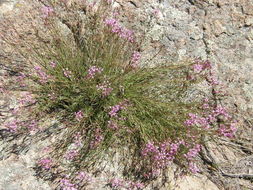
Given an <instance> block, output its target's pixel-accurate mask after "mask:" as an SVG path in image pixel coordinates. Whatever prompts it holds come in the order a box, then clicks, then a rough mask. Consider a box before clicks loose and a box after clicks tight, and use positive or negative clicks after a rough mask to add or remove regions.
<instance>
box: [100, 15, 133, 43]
mask: <svg viewBox="0 0 253 190" xmlns="http://www.w3.org/2000/svg"><path fill="white" fill-rule="evenodd" d="M104 23H105V24H106V25H107V26H109V27H111V32H112V33H115V34H117V35H118V36H119V37H121V38H123V39H126V40H127V41H129V42H131V43H133V42H134V33H133V31H132V30H129V29H127V28H123V27H122V26H120V24H119V22H118V21H117V20H116V19H114V18H111V19H105V21H104Z"/></svg>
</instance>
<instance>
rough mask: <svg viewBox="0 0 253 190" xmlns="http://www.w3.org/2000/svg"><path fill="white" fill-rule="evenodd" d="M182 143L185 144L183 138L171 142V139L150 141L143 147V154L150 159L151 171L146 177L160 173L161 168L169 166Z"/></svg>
mask: <svg viewBox="0 0 253 190" xmlns="http://www.w3.org/2000/svg"><path fill="white" fill-rule="evenodd" d="M180 145H185V142H184V141H183V140H181V141H177V142H175V143H171V142H169V141H166V142H163V143H157V145H155V144H154V143H153V142H149V143H147V144H146V145H145V147H144V148H143V149H142V152H141V154H142V156H143V157H144V158H145V159H146V160H149V161H150V164H151V172H150V173H147V174H145V177H147V178H149V177H152V176H156V175H158V174H159V170H160V169H164V168H165V167H167V166H168V165H169V164H170V163H171V162H172V161H173V160H174V158H175V155H176V154H177V153H178V151H179V148H180Z"/></svg>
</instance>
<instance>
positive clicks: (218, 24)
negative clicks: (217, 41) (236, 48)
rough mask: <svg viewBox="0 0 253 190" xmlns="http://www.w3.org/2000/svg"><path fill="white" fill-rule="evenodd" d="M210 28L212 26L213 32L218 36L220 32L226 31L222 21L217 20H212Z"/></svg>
mask: <svg viewBox="0 0 253 190" xmlns="http://www.w3.org/2000/svg"><path fill="white" fill-rule="evenodd" d="M212 28H213V33H214V35H215V36H219V35H220V34H222V33H224V32H225V31H226V28H225V27H224V25H223V24H222V22H221V21H219V20H215V21H214V23H213V25H212Z"/></svg>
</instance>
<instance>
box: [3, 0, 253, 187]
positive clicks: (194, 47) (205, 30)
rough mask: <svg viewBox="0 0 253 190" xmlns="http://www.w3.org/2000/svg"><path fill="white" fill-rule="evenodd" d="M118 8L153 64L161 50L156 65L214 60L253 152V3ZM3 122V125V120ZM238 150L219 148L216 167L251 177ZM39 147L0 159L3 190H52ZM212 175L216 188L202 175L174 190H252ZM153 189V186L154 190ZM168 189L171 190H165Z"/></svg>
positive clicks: (168, 0) (135, 2)
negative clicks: (40, 169) (140, 35)
mask: <svg viewBox="0 0 253 190" xmlns="http://www.w3.org/2000/svg"><path fill="white" fill-rule="evenodd" d="M16 2H18V1H14V0H13V1H0V18H1V17H2V16H3V15H4V14H8V13H10V11H13V8H15V9H18V7H19V6H15V3H16ZM114 7H119V8H120V9H121V10H123V12H124V14H125V15H127V17H124V18H122V20H123V21H125V22H126V23H128V22H129V21H130V20H131V21H133V22H132V27H133V28H135V29H136V30H142V31H144V30H145V31H146V33H147V36H148V37H147V39H145V41H144V43H143V45H142V51H143V52H142V54H143V58H144V59H145V58H146V59H149V58H150V56H152V55H154V54H155V53H156V52H158V51H159V47H164V48H163V50H162V52H161V54H160V55H159V56H158V57H156V58H155V59H154V60H153V62H154V64H155V62H157V61H173V62H175V61H182V60H185V59H187V58H189V57H201V58H203V59H209V60H210V61H211V62H212V63H213V64H214V65H215V68H216V71H217V74H218V76H219V79H220V80H221V81H222V83H223V85H224V86H225V87H226V88H227V93H228V94H229V96H228V98H227V99H226V100H225V101H224V102H223V103H224V104H226V105H227V106H228V107H230V109H231V110H232V111H234V113H235V114H236V115H237V119H238V120H240V121H241V125H240V126H239V127H240V129H239V132H238V137H237V138H238V139H240V140H241V141H242V142H245V141H246V142H247V146H248V147H251V148H252V144H253V133H252V127H253V119H252V118H253V117H252V116H253V0H226V1H225V0H146V1H140V0H131V1H130V0H115V3H114ZM150 15H153V16H152V18H151V20H150V21H149V19H146V18H147V17H150ZM126 18H127V19H126ZM134 23H135V24H134ZM136 23H138V24H136ZM151 64H152V63H151ZM3 72H4V71H3ZM0 96H2V94H0ZM5 100H6V101H7V102H6V101H5ZM10 100H11V97H6V99H4V98H1V99H0V103H1V105H5V104H7V103H8V101H10ZM11 102H13V101H11ZM1 119H2V120H1V122H3V121H4V119H3V116H1ZM7 143H8V142H3V141H1V140H0V151H1V155H2V154H4V153H5V150H6V149H4V147H8V146H10V145H9V144H7ZM45 144H47V143H45ZM45 144H44V145H45ZM235 145H238V144H236V143H234V144H233V148H225V147H222V146H220V145H219V146H218V145H215V146H214V147H212V149H211V151H210V152H211V154H213V155H214V156H216V162H217V163H218V164H220V165H221V166H222V165H223V164H225V165H230V168H228V169H227V170H226V171H228V172H232V173H238V172H239V173H241V172H243V173H250V172H252V171H251V170H249V167H242V165H245V162H244V161H245V160H246V161H247V163H248V164H249V163H251V162H252V157H250V155H252V152H249V151H248V152H246V153H245V152H243V151H241V150H240V149H239V148H238V146H239V145H240V144H239V145H238V146H235ZM242 145H244V144H243V143H242ZM217 146H218V147H219V148H217ZM40 147H41V144H40V143H38V144H36V143H35V144H33V146H31V147H30V148H29V149H30V151H28V152H23V153H22V154H20V155H14V154H12V155H11V157H8V158H7V157H6V158H3V157H2V156H0V157H1V159H3V160H1V161H0V190H16V189H17V190H30V189H41V190H50V189H51V188H50V187H49V185H48V184H47V183H46V182H43V181H42V180H39V179H37V178H36V177H35V176H34V174H35V173H34V171H33V169H32V168H31V167H32V166H33V165H34V163H35V160H36V158H37V157H36V156H34V155H36V154H37V153H38V152H39V150H40ZM249 160H250V161H249ZM233 164H234V166H233V167H231V166H232V165H233ZM112 170H113V169H112ZM210 175H213V176H210ZM210 175H207V176H208V178H210V179H212V181H213V182H214V183H215V184H217V185H215V184H214V183H213V182H211V181H210V180H209V179H207V178H206V177H205V174H203V175H200V176H197V177H196V176H195V177H194V176H188V177H186V178H184V179H182V180H184V181H182V180H179V181H176V182H173V183H172V184H174V185H173V188H175V189H178V190H179V189H181V190H190V189H194V190H202V189H205V190H212V189H215V190H216V189H229V190H240V189H249V190H250V189H253V185H252V183H250V181H246V180H243V179H230V178H226V179H224V178H223V177H222V176H220V175H218V174H217V175H216V174H214V173H211V174H210ZM100 181H101V184H99V185H98V184H92V185H91V186H90V187H89V189H105V188H104V184H105V180H103V179H101V180H100ZM221 181H222V182H221ZM175 184H179V185H175ZM152 187H153V186H152V185H150V186H149V188H150V189H152ZM169 187H171V186H167V187H164V189H167V188H169ZM159 189H163V188H162V187H160V188H159Z"/></svg>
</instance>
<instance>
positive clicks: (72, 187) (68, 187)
mask: <svg viewBox="0 0 253 190" xmlns="http://www.w3.org/2000/svg"><path fill="white" fill-rule="evenodd" d="M60 186H61V190H78V189H77V185H76V184H73V183H71V182H70V180H69V179H65V178H64V179H61V180H60Z"/></svg>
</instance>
